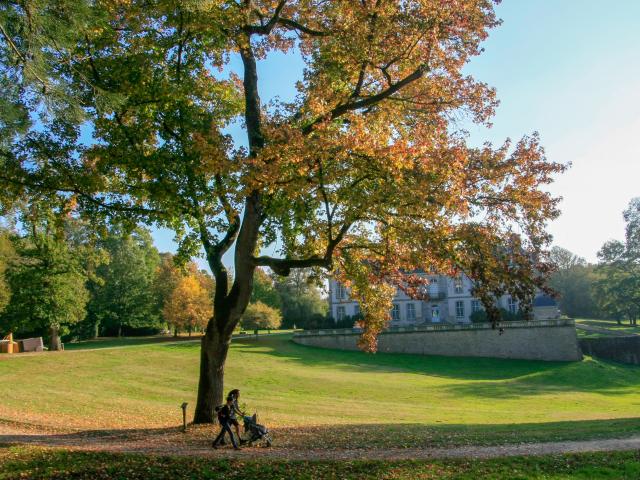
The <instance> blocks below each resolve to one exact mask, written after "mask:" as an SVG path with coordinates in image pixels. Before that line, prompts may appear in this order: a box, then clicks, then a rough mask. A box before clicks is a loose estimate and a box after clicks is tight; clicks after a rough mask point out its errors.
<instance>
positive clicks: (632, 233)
mask: <svg viewBox="0 0 640 480" xmlns="http://www.w3.org/2000/svg"><path fill="white" fill-rule="evenodd" d="M623 217H624V220H625V223H626V226H625V238H624V240H622V241H620V240H610V241H608V242H606V243H605V244H604V245H603V246H602V248H601V249H600V250H599V251H598V263H597V264H589V263H587V262H586V261H585V260H584V259H583V258H580V257H578V256H576V255H574V254H573V253H571V252H570V251H568V250H566V249H564V248H560V247H555V248H553V249H552V252H551V255H552V261H553V263H554V264H555V266H556V268H557V270H556V272H555V273H554V274H553V275H552V276H551V278H550V286H551V287H552V288H553V289H554V290H555V291H556V292H558V300H559V303H560V310H561V311H562V313H563V314H565V315H567V316H570V317H574V318H580V317H584V318H607V319H613V320H616V321H617V322H618V323H622V322H625V321H626V322H629V324H631V325H637V322H638V318H639V317H640V198H635V199H633V200H631V202H630V203H629V206H628V207H627V209H626V210H625V211H624V212H623Z"/></svg>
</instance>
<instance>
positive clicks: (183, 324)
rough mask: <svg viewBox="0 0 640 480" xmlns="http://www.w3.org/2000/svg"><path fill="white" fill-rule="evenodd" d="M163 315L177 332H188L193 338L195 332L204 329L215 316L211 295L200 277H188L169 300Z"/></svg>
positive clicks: (182, 280)
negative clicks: (212, 316)
mask: <svg viewBox="0 0 640 480" xmlns="http://www.w3.org/2000/svg"><path fill="white" fill-rule="evenodd" d="M162 314H163V316H164V319H165V320H166V321H167V323H169V325H171V326H172V327H173V328H174V329H175V331H176V332H177V331H178V330H183V331H184V330H186V331H187V332H189V336H191V333H192V332H193V331H194V330H202V329H204V328H205V327H206V325H207V323H208V322H209V319H210V318H211V315H212V314H213V305H212V302H211V294H210V292H208V291H207V289H206V288H205V286H204V285H203V284H202V282H201V280H200V279H199V278H198V276H196V275H193V274H192V275H186V276H184V277H182V278H181V279H180V280H179V281H178V283H177V285H176V288H175V289H174V290H173V292H171V294H170V295H169V297H168V298H167V300H166V302H165V303H164V308H163V309H162Z"/></svg>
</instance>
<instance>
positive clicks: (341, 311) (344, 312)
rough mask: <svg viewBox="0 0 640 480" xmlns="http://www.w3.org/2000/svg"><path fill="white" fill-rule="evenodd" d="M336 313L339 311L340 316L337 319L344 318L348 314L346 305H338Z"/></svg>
mask: <svg viewBox="0 0 640 480" xmlns="http://www.w3.org/2000/svg"><path fill="white" fill-rule="evenodd" d="M336 313H337V315H336V316H337V317H338V318H337V320H344V317H346V316H347V312H346V311H345V308H344V307H338V310H337V312H336Z"/></svg>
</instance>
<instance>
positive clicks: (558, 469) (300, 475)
mask: <svg viewBox="0 0 640 480" xmlns="http://www.w3.org/2000/svg"><path fill="white" fill-rule="evenodd" d="M0 463H2V464H3V468H2V470H0V480H8V479H14V478H30V479H47V480H51V479H67V478H77V479H92V480H93V479H112V478H121V479H129V480H131V479H149V478H153V479H157V480H163V479H167V480H176V479H195V478H202V479H220V478H224V479H227V480H254V479H286V480H289V479H291V480H294V479H306V480H315V479H319V478H331V479H354V480H366V479H370V480H378V479H385V480H392V479H393V480H402V479H406V480H414V479H423V480H427V479H433V480H435V479H442V480H446V479H458V480H464V479H467V480H476V479H480V478H482V479H484V478H491V479H495V480H523V479H534V480H542V479H545V480H551V479H553V480H566V479H576V480H578V479H582V480H598V479H617V480H625V479H628V480H632V479H634V480H635V479H637V478H640V454H639V453H638V452H620V453H593V454H581V455H549V456H544V457H512V458H502V459H492V460H471V461H470V460H435V461H434V460H429V461H352V462H335V461H333V462H332V461H317V462H309V461H283V460H276V461H271V462H251V461H249V462H247V461H238V460H217V461H212V460H211V459H206V458H193V457H192V458H172V457H143V456H140V455H121V454H107V453H81V452H64V451H60V450H45V449H34V448H28V449H27V448H11V449H4V450H3V449H0Z"/></svg>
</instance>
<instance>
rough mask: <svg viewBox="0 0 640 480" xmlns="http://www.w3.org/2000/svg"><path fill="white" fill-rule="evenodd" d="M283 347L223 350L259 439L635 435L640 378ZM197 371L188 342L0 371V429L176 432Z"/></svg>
mask: <svg viewBox="0 0 640 480" xmlns="http://www.w3.org/2000/svg"><path fill="white" fill-rule="evenodd" d="M288 338H289V337H288V336H286V335H278V336H270V337H266V336H265V337H263V338H260V339H257V340H255V339H237V340H234V344H233V346H232V348H231V351H230V356H229V361H228V366H227V385H228V387H229V388H232V387H237V388H240V389H241V390H242V392H243V399H242V400H243V401H246V402H247V403H248V404H249V408H250V409H251V410H254V409H255V410H257V411H258V412H259V413H260V415H261V418H262V421H264V422H265V423H267V424H269V425H270V426H276V427H287V426H289V427H295V428H294V429H293V430H301V431H306V432H308V433H311V434H313V435H311V438H309V437H308V436H304V435H303V436H301V437H300V438H297V437H296V439H295V442H296V443H298V444H300V445H302V444H304V443H305V442H308V443H309V445H313V444H314V443H315V440H314V439H313V438H314V437H316V438H317V436H318V435H320V436H322V437H326V438H327V439H329V438H332V437H330V435H331V431H330V428H332V427H330V426H331V425H335V424H342V425H343V426H342V427H340V426H339V427H338V428H337V432H338V435H337V438H336V439H334V440H332V441H333V442H334V443H336V444H338V445H340V444H345V445H347V444H348V443H349V442H350V441H353V437H354V436H355V437H356V439H357V440H356V442H361V441H363V439H365V440H364V441H366V442H368V443H369V444H371V445H378V446H385V445H389V444H393V445H397V446H402V445H403V444H404V443H406V442H408V443H409V444H411V445H416V444H464V443H473V442H476V441H477V442H480V443H499V442H503V441H519V440H547V439H549V440H550V439H564V438H566V439H570V438H589V437H598V436H613V435H618V434H630V433H639V432H640V418H637V417H638V412H639V411H640V410H639V407H640V368H639V367H632V366H623V365H618V364H613V363H607V362H601V361H596V360H592V359H586V360H585V361H583V362H577V363H548V362H531V361H517V360H495V359H472V358H466V359H465V358H446V357H423V356H414V355H392V354H377V355H366V354H364V353H360V352H340V351H330V350H321V349H314V348H309V347H303V346H299V345H295V344H293V343H291V342H290V341H289V340H288ZM198 359H199V343H198V342H197V341H195V342H185V341H180V342H176V343H170V342H169V343H167V342H163V343H158V344H145V345H137V346H130V347H125V348H112V349H103V350H100V349H95V350H84V351H74V352H71V351H67V352H64V353H48V354H43V355H36V356H22V357H20V356H18V357H13V358H10V359H6V360H4V361H0V378H2V379H3V384H4V385H11V388H9V389H4V391H3V393H2V402H0V421H1V420H4V421H16V422H27V423H35V424H38V425H44V426H52V427H69V428H78V429H94V428H103V429H110V428H149V427H163V426H169V425H176V424H178V423H179V422H180V421H181V415H180V410H179V405H180V404H181V403H182V402H183V401H189V402H190V404H191V405H193V402H194V395H195V390H196V382H197V371H198ZM603 419H618V420H617V421H615V422H612V421H602V420H603ZM599 420H600V421H599ZM516 424H517V425H516ZM310 425H316V427H314V428H310ZM300 427H302V428H300ZM390 433H393V434H397V436H392V435H390ZM305 439H306V440H305ZM349 446H352V445H349Z"/></svg>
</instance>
